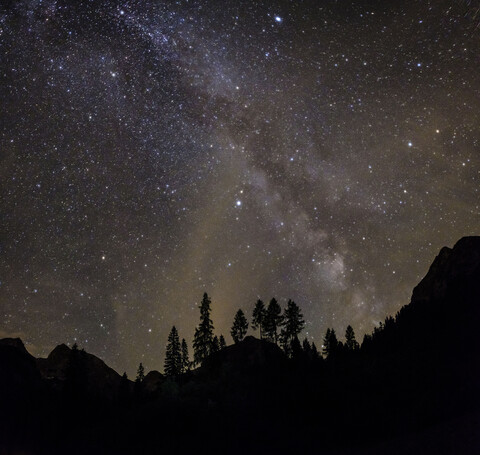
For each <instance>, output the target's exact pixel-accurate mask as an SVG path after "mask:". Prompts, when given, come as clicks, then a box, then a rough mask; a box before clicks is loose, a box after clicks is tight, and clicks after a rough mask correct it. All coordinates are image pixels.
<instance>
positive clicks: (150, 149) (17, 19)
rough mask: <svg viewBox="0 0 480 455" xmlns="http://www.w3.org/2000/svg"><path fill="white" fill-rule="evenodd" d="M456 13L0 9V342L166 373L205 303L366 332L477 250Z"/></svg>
mask: <svg viewBox="0 0 480 455" xmlns="http://www.w3.org/2000/svg"><path fill="white" fill-rule="evenodd" d="M472 8H474V2H470V3H469V4H468V5H467V4H466V2H455V1H451V0H448V1H447V0H441V1H437V2H417V1H414V2H412V1H397V2H393V1H382V2H380V1H378V2H377V1H373V0H372V1H366V0H364V1H363V0H362V1H356V2H350V3H348V2H347V3H345V2H341V4H339V3H337V2H335V1H326V2H318V1H307V0H305V1H296V2H289V1H282V2H273V3H272V2H267V1H265V2H261V1H258V2H256V1H255V2H252V1H243V0H241V1H236V2H225V1H222V2H220V1H211V2H201V1H188V0H182V1H176V2H173V1H172V2H166V1H165V2H159V1H149V0H147V1H140V0H137V1H134V0H126V1H105V2H103V1H94V0H78V1H73V0H63V1H60V0H43V1H42V0H24V1H21V2H17V1H7V2H3V3H2V5H1V6H0V99H1V103H2V107H1V109H0V159H1V166H0V214H1V218H2V223H1V226H0V248H1V250H0V314H1V325H0V336H2V337H3V336H21V337H22V339H23V340H24V341H25V342H26V344H27V347H28V348H29V349H30V350H31V352H32V353H34V354H35V355H46V354H48V352H49V351H50V350H51V349H52V348H53V347H54V346H55V345H57V344H59V343H62V342H67V341H68V342H69V343H73V342H75V341H77V342H78V344H79V345H80V346H83V347H85V349H86V350H87V351H89V352H92V353H94V354H96V355H98V356H100V357H102V358H103V359H104V360H105V361H106V362H107V363H108V364H110V365H111V366H112V367H114V368H116V369H117V370H118V371H120V372H121V371H123V370H127V371H128V372H129V373H130V374H132V373H133V372H134V371H135V368H136V365H138V363H139V362H140V361H142V362H143V363H144V365H145V366H146V368H147V369H154V368H155V369H161V368H162V365H163V355H164V346H165V344H166V340H167V336H168V332H169V331H170V328H171V326H172V325H176V327H177V328H178V329H179V334H180V337H185V338H186V339H187V340H188V341H189V342H190V341H191V338H192V336H193V332H194V327H195V325H196V324H197V322H198V318H199V311H198V306H197V305H198V304H199V303H200V300H201V297H202V294H203V292H208V293H209V295H210V296H211V298H212V308H213V321H214V325H215V332H216V333H217V334H221V333H222V334H224V335H225V336H226V337H227V340H229V339H230V335H229V330H230V326H231V323H232V320H233V316H234V313H235V312H236V310H237V309H238V308H243V309H244V311H245V312H246V313H247V315H248V316H249V317H250V315H251V310H252V308H253V305H254V303H255V301H256V300H257V299H258V298H262V299H263V300H265V301H268V300H269V299H270V298H271V297H273V296H275V297H277V298H278V299H279V300H280V302H281V303H282V305H284V304H285V301H286V299H288V298H291V299H294V300H295V301H296V302H297V303H298V304H299V306H300V307H301V308H302V310H303V313H304V315H305V319H306V321H307V327H306V329H305V332H304V333H305V334H306V335H308V336H309V337H310V338H312V339H314V340H315V341H316V343H317V344H318V345H320V344H321V339H322V337H323V334H324V332H325V330H326V328H327V327H334V328H335V330H336V331H337V332H338V333H344V331H345V328H346V326H347V325H348V324H352V325H353V327H354V329H355V330H356V332H357V337H358V338H360V339H361V336H362V334H363V333H364V332H368V331H371V330H372V329H373V327H374V326H375V325H376V324H378V323H379V322H380V321H382V320H383V319H384V318H385V317H386V316H388V315H391V314H394V313H395V312H396V311H398V310H399V309H400V307H401V306H402V305H404V304H406V303H408V301H409V298H410V295H411V291H412V289H413V287H414V286H415V285H416V284H417V283H418V281H419V279H420V278H421V277H422V276H423V275H424V274H425V273H426V271H427V269H428V266H429V264H430V263H431V261H432V260H433V258H434V257H435V255H436V254H437V252H438V251H439V249H440V248H441V247H442V246H444V245H449V246H452V245H453V244H454V243H455V242H456V240H458V238H460V237H462V236H465V235H478V234H479V226H480V190H479V188H480V184H479V183H480V150H479V146H480V144H479V141H480V129H479V125H480V118H479V117H480V115H479V112H480V72H479V71H478V68H479V49H480V46H479V44H480V33H479V31H478V27H477V23H476V22H475V15H474V14H472V13H471V11H472ZM227 335H228V336H227Z"/></svg>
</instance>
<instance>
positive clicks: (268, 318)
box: [263, 298, 283, 343]
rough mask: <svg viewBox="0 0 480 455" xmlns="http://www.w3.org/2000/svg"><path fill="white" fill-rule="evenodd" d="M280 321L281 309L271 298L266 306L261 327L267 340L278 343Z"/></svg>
mask: <svg viewBox="0 0 480 455" xmlns="http://www.w3.org/2000/svg"><path fill="white" fill-rule="evenodd" d="M282 320H283V318H282V309H281V308H280V305H279V304H278V302H277V301H276V299H274V298H273V299H272V300H270V303H269V304H268V308H267V311H266V313H265V319H264V325H263V329H264V332H265V337H266V338H267V339H268V340H270V341H273V342H274V343H278V329H279V327H280V325H281V324H282Z"/></svg>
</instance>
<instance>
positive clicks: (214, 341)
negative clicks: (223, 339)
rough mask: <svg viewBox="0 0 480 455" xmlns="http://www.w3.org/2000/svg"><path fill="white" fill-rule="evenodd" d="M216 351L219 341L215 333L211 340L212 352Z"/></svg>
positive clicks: (218, 348)
mask: <svg viewBox="0 0 480 455" xmlns="http://www.w3.org/2000/svg"><path fill="white" fill-rule="evenodd" d="M218 351H220V341H219V339H218V337H217V335H215V336H214V337H213V341H212V354H213V353H214V352H218Z"/></svg>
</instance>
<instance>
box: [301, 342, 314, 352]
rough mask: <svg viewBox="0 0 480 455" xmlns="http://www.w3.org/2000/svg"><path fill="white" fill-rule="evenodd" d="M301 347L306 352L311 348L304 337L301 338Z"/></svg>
mask: <svg viewBox="0 0 480 455" xmlns="http://www.w3.org/2000/svg"><path fill="white" fill-rule="evenodd" d="M302 348H303V350H304V351H305V352H306V353H307V354H308V353H309V352H310V351H311V350H312V346H311V344H310V342H309V341H308V340H307V339H306V338H304V339H303V343H302Z"/></svg>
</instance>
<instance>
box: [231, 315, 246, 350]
mask: <svg viewBox="0 0 480 455" xmlns="http://www.w3.org/2000/svg"><path fill="white" fill-rule="evenodd" d="M247 330H248V321H247V318H246V317H245V314H244V313H243V311H242V310H238V311H237V313H236V314H235V318H234V320H233V325H232V330H230V334H231V335H232V338H233V341H234V342H235V343H238V342H240V341H242V340H243V339H244V338H245V335H246V334H247Z"/></svg>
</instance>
